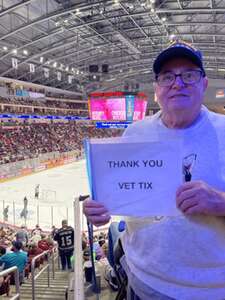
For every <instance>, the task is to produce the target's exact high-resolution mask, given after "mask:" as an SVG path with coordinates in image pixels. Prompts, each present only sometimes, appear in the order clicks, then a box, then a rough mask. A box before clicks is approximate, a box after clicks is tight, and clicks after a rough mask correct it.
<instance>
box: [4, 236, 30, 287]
mask: <svg viewBox="0 0 225 300" xmlns="http://www.w3.org/2000/svg"><path fill="white" fill-rule="evenodd" d="M22 247H23V244H22V243H21V242H17V241H15V242H14V243H13V252H10V253H6V254H4V255H3V256H1V257H0V264H3V263H4V270H5V269H8V268H11V267H14V266H16V267H17V268H18V270H19V282H20V284H21V283H22V282H23V278H24V270H25V266H26V264H27V252H24V251H22Z"/></svg>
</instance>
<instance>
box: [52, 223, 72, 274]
mask: <svg viewBox="0 0 225 300" xmlns="http://www.w3.org/2000/svg"><path fill="white" fill-rule="evenodd" d="M54 240H55V241H57V242H58V249H59V256H60V259H61V264H62V270H66V266H67V268H68V270H70V269H71V260H70V258H71V256H72V255H73V250H74V230H73V228H72V227H71V226H68V224H67V220H62V227H61V228H60V229H59V230H58V231H57V233H56V235H55V237H54Z"/></svg>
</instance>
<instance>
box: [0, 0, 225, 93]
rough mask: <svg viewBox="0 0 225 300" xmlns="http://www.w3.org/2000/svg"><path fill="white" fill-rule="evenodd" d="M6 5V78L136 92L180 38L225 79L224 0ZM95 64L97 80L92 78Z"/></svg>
mask: <svg viewBox="0 0 225 300" xmlns="http://www.w3.org/2000/svg"><path fill="white" fill-rule="evenodd" d="M0 6H1V7H0V8H1V10H0V53H1V56H0V76H1V77H10V78H15V79H19V80H24V81H31V82H34V83H38V84H44V85H49V86H53V87H58V88H62V89H67V90H74V91H78V90H82V89H83V90H85V91H87V92H88V91H91V90H95V89H101V90H104V89H119V88H122V89H123V88H124V86H126V85H129V84H131V85H133V87H135V88H137V87H138V86H137V84H139V85H141V84H149V83H151V82H152V81H153V76H152V61H153V59H154V58H155V56H156V54H157V53H158V52H159V51H160V50H161V49H162V48H163V47H165V46H166V45H168V43H169V42H170V40H171V39H174V37H176V38H180V39H183V40H185V41H187V42H190V43H192V44H193V45H194V46H196V47H199V48H201V49H202V52H203V56H204V58H205V66H206V71H207V74H208V76H209V77H210V78H216V79H224V76H225V0H199V1H198V0H195V1H191V0H156V1H154V0H133V1H130V0H113V1H108V0H107V1H95V0H85V1H76V0H24V1H17V0H1V1H0ZM13 59H14V68H13V67H12V60H13ZM15 59H16V65H17V68H15ZM93 64H94V65H98V66H99V72H98V73H96V74H95V73H90V72H89V66H90V65H93ZM103 64H107V65H108V66H109V67H108V73H102V72H101V71H102V69H101V67H102V65H103ZM46 70H49V71H47V73H49V77H47V76H46ZM58 73H61V75H60V76H59V75H58ZM58 76H59V77H58ZM68 76H70V80H68ZM60 77H61V78H60ZM59 78H60V79H59ZM71 79H72V82H71ZM103 83H104V84H103Z"/></svg>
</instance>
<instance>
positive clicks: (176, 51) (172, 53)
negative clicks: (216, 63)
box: [153, 47, 203, 74]
mask: <svg viewBox="0 0 225 300" xmlns="http://www.w3.org/2000/svg"><path fill="white" fill-rule="evenodd" d="M174 58H186V59H188V60H190V61H191V62H192V63H193V64H195V65H196V66H198V67H199V68H201V69H202V70H203V65H202V61H201V59H200V57H198V55H196V54H195V53H193V51H191V50H189V49H187V48H183V47H182V48H181V47H180V48H179V47H171V48H168V49H166V50H165V51H163V52H162V53H160V54H159V56H158V57H157V58H156V60H155V62H154V64H153V71H154V73H155V74H159V73H160V71H161V69H162V67H163V65H164V64H165V63H167V62H168V61H169V60H171V59H174Z"/></svg>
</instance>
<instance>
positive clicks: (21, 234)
mask: <svg viewBox="0 0 225 300" xmlns="http://www.w3.org/2000/svg"><path fill="white" fill-rule="evenodd" d="M16 241H17V242H21V243H22V244H23V247H25V246H26V245H27V243H28V233H27V231H26V226H25V225H21V229H20V230H18V231H17V233H16Z"/></svg>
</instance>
